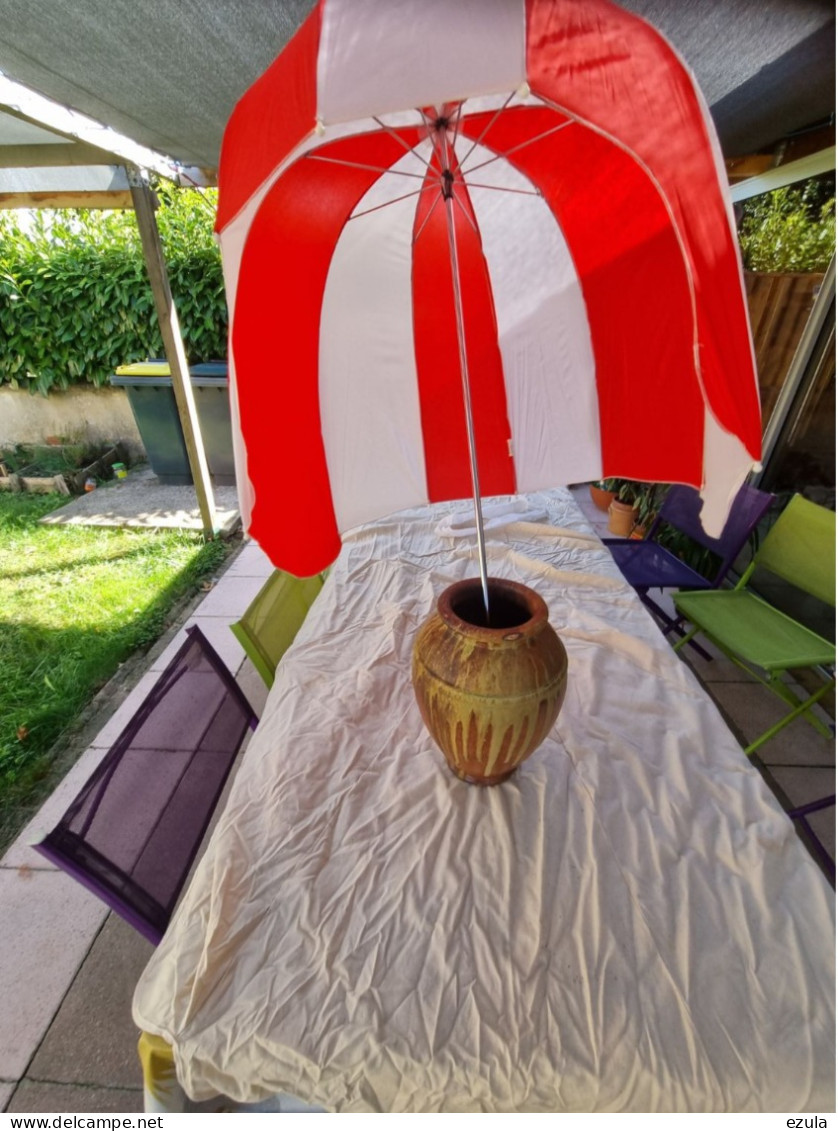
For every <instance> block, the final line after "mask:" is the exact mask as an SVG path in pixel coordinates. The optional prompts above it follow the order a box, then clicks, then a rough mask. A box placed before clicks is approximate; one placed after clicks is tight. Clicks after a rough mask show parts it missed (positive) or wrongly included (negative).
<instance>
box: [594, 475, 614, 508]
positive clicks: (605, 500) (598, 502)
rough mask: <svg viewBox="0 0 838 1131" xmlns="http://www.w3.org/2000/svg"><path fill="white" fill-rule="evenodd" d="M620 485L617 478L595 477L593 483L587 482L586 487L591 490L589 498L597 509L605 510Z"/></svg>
mask: <svg viewBox="0 0 838 1131" xmlns="http://www.w3.org/2000/svg"><path fill="white" fill-rule="evenodd" d="M619 486H620V480H619V479H595V480H594V482H593V483H589V484H588V489H589V490H590V492H591V500H592V501H593V504H594V506H595V507H596V508H597V510H601V511H606V512H607V510H608V508H609V507H610V506H611V502H612V500H613V499H614V497H615V496H616V494H617V491H618V489H619Z"/></svg>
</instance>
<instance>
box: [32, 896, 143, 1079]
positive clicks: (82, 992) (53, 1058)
mask: <svg viewBox="0 0 838 1131" xmlns="http://www.w3.org/2000/svg"><path fill="white" fill-rule="evenodd" d="M153 950H154V947H153V946H152V944H151V943H150V942H149V941H148V940H147V939H145V938H143V937H142V935H140V934H139V933H138V932H137V931H135V930H134V929H133V928H132V927H130V926H129V925H128V924H127V923H126V922H124V921H123V920H122V919H120V918H119V917H118V916H116V915H109V916H108V919H107V921H106V923H105V925H104V927H103V928H102V930H101V931H100V932H99V934H98V935H97V936H96V940H95V942H94V943H93V946H92V947H91V949H90V953H89V954H88V956H87V957H86V959H85V961H84V964H83V965H82V967H81V969H80V970H79V972H78V975H77V976H76V978H75V980H74V982H73V984H72V986H71V987H70V989H69V992H68V993H67V995H66V997H65V998H64V1001H63V1002H62V1004H61V1008H60V1009H59V1010H58V1013H57V1014H56V1015H55V1018H54V1020H53V1022H52V1024H51V1025H50V1027H49V1031H48V1033H47V1035H46V1036H45V1037H44V1040H43V1041H42V1043H41V1045H40V1047H39V1049H38V1051H37V1052H36V1054H35V1056H34V1058H33V1059H32V1062H31V1064H30V1065H29V1068H28V1069H27V1072H26V1076H27V1079H29V1080H49V1081H51V1082H53V1083H61V1084H83V1085H85V1086H87V1087H91V1086H94V1085H99V1086H101V1087H106V1088H114V1087H116V1088H142V1084H143V1078H142V1071H141V1069H140V1062H139V1059H138V1056H137V1038H138V1037H139V1032H138V1031H137V1029H136V1027H135V1025H134V1023H133V1021H132V1019H131V998H132V996H133V990H134V986H135V985H136V984H137V982H138V981H139V978H140V975H141V974H142V972H143V970H144V968H145V966H146V964H147V963H148V961H149V959H150V958H151V955H152V952H153Z"/></svg>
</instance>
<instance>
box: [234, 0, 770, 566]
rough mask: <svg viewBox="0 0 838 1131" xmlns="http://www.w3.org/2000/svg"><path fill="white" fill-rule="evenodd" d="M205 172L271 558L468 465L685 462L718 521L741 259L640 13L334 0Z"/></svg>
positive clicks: (699, 127) (242, 429) (592, 471)
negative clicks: (215, 169)
mask: <svg viewBox="0 0 838 1131" xmlns="http://www.w3.org/2000/svg"><path fill="white" fill-rule="evenodd" d="M219 186H220V196H219V213H218V225H217V227H218V232H219V237H220V242H221V249H222V258H223V263H224V272H225V282H226V287H227V292H228V301H229V307H230V318H231V328H230V357H229V361H230V373H231V398H232V407H233V416H234V420H235V421H236V422H237V428H234V433H235V432H237V435H236V449H237V452H236V454H237V477H238V483H239V493H240V501H241V506H242V514H243V518H244V521H245V525H246V527H247V528H248V529H249V531H250V533H251V534H252V535H253V537H254V538H256V539H257V540H258V541H259V543H260V544H261V545H262V547H263V548H264V549H265V551H266V552H267V553H268V555H269V556H270V557H271V559H272V560H273V561H274V563H275V564H276V565H277V566H279V567H281V568H284V569H287V570H289V571H290V572H292V573H296V574H298V575H309V574H313V573H316V572H317V571H319V570H321V569H323V568H324V567H325V566H327V565H328V564H329V563H330V562H331V561H333V560H334V558H335V556H336V554H337V552H338V550H339V548H340V532H341V531H343V530H347V529H349V528H350V527H352V526H354V525H357V524H358V523H360V522H364V521H368V520H371V519H373V518H377V517H379V516H381V515H384V514H387V513H390V512H391V511H394V510H397V509H401V508H403V507H408V506H413V505H416V504H419V503H422V502H428V501H430V502H435V501H440V500H443V499H457V498H463V497H468V496H469V495H470V494H471V492H472V488H473V482H472V473H473V472H474V471H475V470H476V471H477V472H478V473H479V490H480V492H482V494H483V495H495V494H507V493H512V492H516V491H530V490H537V489H541V488H544V487H552V486H558V485H561V484H567V483H573V482H581V481H585V480H588V479H596V478H599V477H601V476H603V475H607V476H624V477H627V478H632V479H642V480H650V481H661V482H677V483H686V484H691V485H693V486H695V487H698V488H700V489H701V491H702V493H703V495H704V497H705V507H704V519H705V526H706V528H707V529H708V531H710V532H714V531H715V532H718V531H719V530H720V528H721V525H722V523H723V521H724V518H725V516H726V514H727V509H728V506H729V503H730V501H731V500H732V498H733V496H734V495H735V493H736V491H737V489H738V487H739V485H740V484H741V482H742V480H743V479H744V477H745V476H746V475H747V474H748V472H749V471H750V470H751V468H752V466H753V464H754V462H755V461H757V460H758V459H759V456H760V438H761V430H760V413H759V398H758V391H757V382H756V374H755V367H754V360H753V349H752V344H751V336H750V332H749V328H748V321H747V314H746V307H745V299H744V293H743V287H742V274H741V268H740V263H739V257H738V250H737V244H736V235H735V228H734V224H733V216H732V210H731V208H730V205H729V203H728V195H727V188H726V180H725V175H724V168H723V162H722V157H721V152H720V149H719V147H718V144H717V141H716V138H715V134H714V130H713V126H712V123H711V120H710V117H709V114H708V112H707V109H706V107H705V104H704V102H703V99H702V97H701V95H700V92H699V91H698V89H697V87H696V85H695V82H694V80H693V79H692V76H691V75H690V73H689V72H688V71H687V69H686V68H685V66H684V65H683V63H682V62H681V61H680V60H679V59H678V57H677V56H676V55H675V53H674V52H673V50H672V49H671V48H670V47H669V45H668V44H667V43H666V42H665V40H664V39H663V38H662V37H661V36H660V35H659V34H658V33H657V32H656V31H655V30H654V29H653V28H651V27H650V26H649V25H648V24H646V23H645V22H644V21H642V20H640V19H639V18H637V17H636V16H634V15H631V14H629V13H628V12H626V11H624V10H622V9H620V8H619V7H617V6H616V5H615V4H612V3H610V2H609V0H491V2H490V3H486V2H485V0H460V2H458V3H456V4H454V3H451V2H450V0H422V2H421V3H419V2H417V0H322V2H321V4H320V5H319V7H318V8H316V9H315V11H314V12H312V14H311V16H310V17H309V19H308V20H307V21H306V23H305V24H304V25H303V26H302V28H301V29H300V31H299V32H298V34H297V35H296V36H295V38H294V39H293V40H292V41H291V43H290V44H289V45H288V47H287V48H286V49H285V50H284V51H283V52H282V54H281V55H280V56H279V57H278V59H277V60H276V61H275V63H274V64H273V65H272V67H271V68H270V69H269V70H268V71H267V72H266V73H265V74H264V75H263V76H262V78H261V79H260V80H259V81H258V82H257V83H256V84H255V85H254V86H253V87H251V88H250V90H249V91H248V92H247V93H246V94H245V96H244V97H243V98H242V100H241V101H240V103H239V104H238V106H237V107H236V109H235V111H234V113H233V116H232V118H231V120H230V123H229V125H228V127H227V131H226V133H225V137H224V145H223V149H222V157H221V166H220V174H219ZM464 372H465V374H466V375H467V382H466V392H469V391H470V401H471V406H470V416H471V423H472V425H473V427H472V434H473V440H474V443H473V452H474V457H475V458H474V460H472V458H471V454H470V450H469V443H468V439H467V435H468V429H467V423H468V420H467V416H468V415H469V413H468V409H469V405H468V399H469V398H468V396H465V397H464V378H463V374H464ZM475 465H476V466H475Z"/></svg>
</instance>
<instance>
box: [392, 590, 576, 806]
mask: <svg viewBox="0 0 838 1131" xmlns="http://www.w3.org/2000/svg"><path fill="white" fill-rule="evenodd" d="M488 585H489V610H490V614H491V624H489V625H487V624H486V614H485V610H484V607H483V595H482V589H481V585H480V579H479V578H469V579H468V580H467V581H459V582H457V583H456V584H454V585H450V586H449V587H448V588H447V589H446V590H445V591H444V592H443V593H442V595H441V596H440V597H439V600H438V601H437V607H436V610H435V611H434V612H433V613H432V614H431V616H430V617H429V618H428V620H426V621H425V623H424V624H423V625H422V627H421V628H420V629H419V632H418V633H417V635H416V639H415V641H414V645H413V672H412V675H413V689H414V692H415V693H416V699H417V701H418V703H419V710H420V711H421V712H422V718H423V720H424V722H425V725H426V726H427V728H428V730H429V732H430V734H431V737H432V738H433V739H434V741H435V742H436V744H437V746H439V748H440V749H441V750H442V752H443V754H444V755H445V758H446V761H447V762H448V765H449V766H450V767H451V769H452V770H453V771H454V773H455V774H456V775H457V776H458V777H459V778H462V779H463V780H464V781H467V782H473V783H476V784H480V785H494V784H496V783H497V782H500V781H503V779H504V778H507V777H509V775H510V774H511V773H512V772H513V770H515V769H516V767H517V766H519V765H520V764H521V762H523V761H524V759H525V758H528V757H529V756H530V754H532V753H533V751H534V750H536V749H537V747H538V746H540V744H541V743H542V742H543V741H544V739H545V738H546V737H547V735H548V733H549V732H550V729H551V727H552V726H553V723H554V722H555V721H556V717H557V716H558V713H559V710H560V709H561V705H562V702H563V701H564V695H565V688H566V686H567V653H566V652H565V649H564V645H563V644H562V642H561V641H560V640H559V638H558V636H557V635H556V633H555V631H554V630H553V628H552V626H551V625H550V623H549V621H548V620H547V606H546V605H545V603H544V601H543V600H542V598H541V597H540V596H539V595H538V594H537V593H536V592H535V591H534V590H533V589H530V588H529V587H528V586H526V585H520V584H518V583H517V582H514V581H505V580H502V579H500V578H489V581H488Z"/></svg>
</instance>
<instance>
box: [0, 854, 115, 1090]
mask: <svg viewBox="0 0 838 1131" xmlns="http://www.w3.org/2000/svg"><path fill="white" fill-rule="evenodd" d="M0 906H2V908H3V914H2V916H0V954H2V955H3V963H2V966H0V1003H2V1007H0V1079H2V1080H17V1079H19V1078H20V1077H21V1076H22V1075H23V1073H24V1072H25V1071H26V1067H27V1065H28V1064H29V1062H30V1060H31V1059H32V1055H33V1053H34V1052H35V1050H36V1049H37V1048H38V1045H39V1044H40V1042H41V1040H42V1038H43V1036H44V1033H45V1032H46V1031H47V1029H48V1028H49V1025H50V1023H51V1022H52V1019H53V1017H54V1016H55V1013H56V1010H57V1009H58V1006H59V1005H60V1003H61V1001H62V1000H63V998H64V995H65V994H66V992H67V990H68V989H69V987H70V985H71V984H72V982H73V979H74V978H75V976H76V971H77V970H78V968H79V966H80V965H81V964H82V962H83V961H84V959H85V956H86V955H87V952H88V951H89V949H90V945H91V943H92V942H93V939H94V938H95V937H96V934H97V932H98V931H99V929H100V927H101V926H102V923H103V922H104V920H105V916H106V915H107V908H106V907H105V906H104V904H103V903H101V902H100V901H99V900H98V899H96V898H95V896H93V895H91V894H90V893H89V892H88V891H87V890H86V889H85V888H83V887H81V885H80V884H77V883H76V882H75V881H74V880H71V879H70V877H69V876H66V875H65V874H64V873H63V872H57V871H49V870H47V869H44V870H43V871H36V870H33V871H29V870H27V869H11V868H1V869H0Z"/></svg>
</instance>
